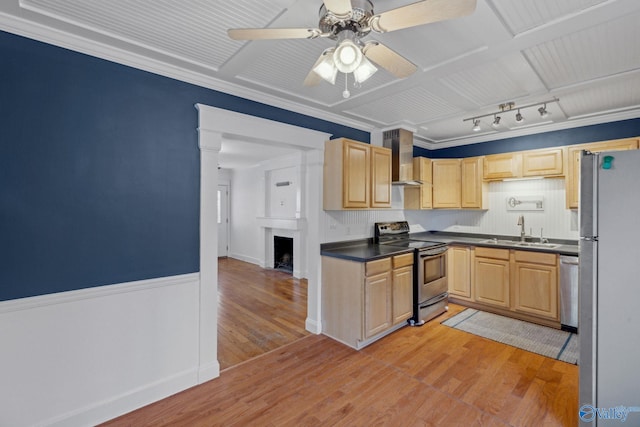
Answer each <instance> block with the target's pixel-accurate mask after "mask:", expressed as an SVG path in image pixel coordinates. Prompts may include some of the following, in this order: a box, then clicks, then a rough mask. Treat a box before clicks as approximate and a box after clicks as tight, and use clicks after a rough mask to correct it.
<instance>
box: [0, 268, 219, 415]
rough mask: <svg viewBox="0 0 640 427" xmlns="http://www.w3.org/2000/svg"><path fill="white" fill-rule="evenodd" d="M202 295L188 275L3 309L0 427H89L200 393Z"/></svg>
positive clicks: (0, 306) (43, 298) (25, 301)
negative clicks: (187, 392)
mask: <svg viewBox="0 0 640 427" xmlns="http://www.w3.org/2000/svg"><path fill="white" fill-rule="evenodd" d="M198 289H199V274H188V275H183V276H174V277H167V278H159V279H152V280H143V281H138V282H131V283H124V284H117V285H109V286H101V287H98V288H89V289H83V290H79V291H72V292H63V293H58V294H53V295H43V296H38V297H32V298H23V299H19V300H11V301H5V302H0V342H1V343H2V351H1V352H0V360H1V363H0V378H2V381H0V402H2V410H0V425H2V426H12V427H19V426H32V425H58V426H79V425H95V424H97V423H99V422H103V421H106V420H108V419H110V418H113V417H114V416H117V415H119V414H123V413H126V412H129V411H132V410H134V409H136V408H138V407H140V406H143V405H146V404H148V403H151V402H153V401H155V400H159V399H161V398H164V397H166V396H169V395H171V394H174V393H177V392H178V391H180V390H183V389H186V388H188V387H191V386H194V385H196V384H197V382H198V363H199V357H198V330H199V327H198V325H199V320H198V319H199V317H198V316H199V292H198ZM212 339H214V338H212Z"/></svg>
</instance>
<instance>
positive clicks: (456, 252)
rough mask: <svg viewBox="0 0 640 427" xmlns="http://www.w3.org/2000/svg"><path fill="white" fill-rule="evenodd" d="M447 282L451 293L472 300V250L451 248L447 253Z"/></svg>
mask: <svg viewBox="0 0 640 427" xmlns="http://www.w3.org/2000/svg"><path fill="white" fill-rule="evenodd" d="M447 263H448V266H447V281H448V284H449V293H450V294H451V295H454V296H458V297H462V298H468V299H470V298H471V248H469V247H466V246H450V247H449V250H448V252H447Z"/></svg>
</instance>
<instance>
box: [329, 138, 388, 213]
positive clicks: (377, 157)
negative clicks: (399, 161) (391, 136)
mask: <svg viewBox="0 0 640 427" xmlns="http://www.w3.org/2000/svg"><path fill="white" fill-rule="evenodd" d="M323 205H324V209H326V210H343V209H368V208H390V207H391V150H389V149H388V148H384V147H376V146H372V145H370V144H365V143H363V142H358V141H354V140H351V139H347V138H338V139H332V140H330V141H327V142H326V143H325V147H324V197H323Z"/></svg>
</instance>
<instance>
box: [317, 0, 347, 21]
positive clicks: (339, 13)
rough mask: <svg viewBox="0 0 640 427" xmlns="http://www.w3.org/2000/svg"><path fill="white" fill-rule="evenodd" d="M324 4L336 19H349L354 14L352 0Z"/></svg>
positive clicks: (325, 1) (332, 1) (330, 1)
mask: <svg viewBox="0 0 640 427" xmlns="http://www.w3.org/2000/svg"><path fill="white" fill-rule="evenodd" d="M323 3H324V6H325V7H326V8H327V10H328V11H330V12H331V13H332V14H333V15H335V16H336V18H341V19H348V18H350V17H351V15H352V14H353V8H352V7H351V0H324V1H323Z"/></svg>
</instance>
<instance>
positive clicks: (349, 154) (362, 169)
mask: <svg viewBox="0 0 640 427" xmlns="http://www.w3.org/2000/svg"><path fill="white" fill-rule="evenodd" d="M370 148H371V147H370V146H369V145H368V144H363V143H360V142H355V141H348V140H345V142H344V145H343V160H344V164H343V169H342V174H343V184H342V185H343V188H342V195H343V199H342V201H343V203H342V205H343V207H345V208H368V207H369V194H370V189H369V185H370V181H371V158H370V156H371V150H370ZM329 191H331V190H330V189H329ZM335 191H340V190H339V189H336V190H335Z"/></svg>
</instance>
